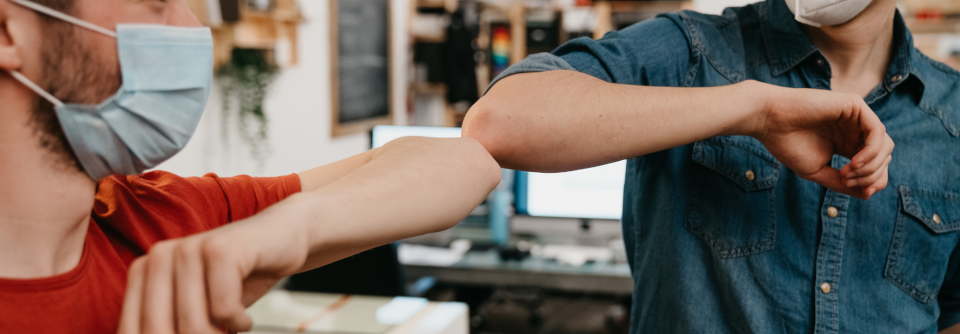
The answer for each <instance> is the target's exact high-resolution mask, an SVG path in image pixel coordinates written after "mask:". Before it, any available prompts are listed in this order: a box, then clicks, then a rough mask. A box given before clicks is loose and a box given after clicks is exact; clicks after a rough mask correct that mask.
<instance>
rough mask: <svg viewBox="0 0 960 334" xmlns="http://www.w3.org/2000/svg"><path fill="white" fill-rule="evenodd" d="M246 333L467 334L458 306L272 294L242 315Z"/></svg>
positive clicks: (464, 315) (465, 311) (416, 300)
mask: <svg viewBox="0 0 960 334" xmlns="http://www.w3.org/2000/svg"><path fill="white" fill-rule="evenodd" d="M247 313H248V314H249V315H250V317H251V318H253V323H254V326H253V331H251V332H249V333H256V334H267V333H295V332H303V333H322V334H347V333H349V334H413V333H416V334H467V333H468V332H469V325H468V322H467V319H468V317H469V310H468V309H467V306H466V305H465V304H462V303H435V302H427V300H426V299H421V298H405V297H398V298H389V297H370V296H350V295H339V294H325V293H310V292H292V291H284V290H273V291H270V292H269V293H267V294H266V295H265V296H263V298H260V300H258V301H257V302H256V303H254V304H253V305H251V306H250V307H249V308H248V309H247Z"/></svg>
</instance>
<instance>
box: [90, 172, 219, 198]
mask: <svg viewBox="0 0 960 334" xmlns="http://www.w3.org/2000/svg"><path fill="white" fill-rule="evenodd" d="M219 180H220V178H219V177H218V176H216V175H215V174H207V175H204V176H203V177H190V178H185V177H181V176H179V175H176V174H173V173H170V172H165V171H152V172H147V173H143V174H141V175H111V176H109V177H107V178H104V179H103V180H101V181H100V183H99V184H98V187H97V195H96V199H97V202H104V203H107V202H116V201H119V200H134V201H150V200H156V199H171V198H183V197H185V196H187V197H189V196H190V195H196V194H204V193H208V192H220V191H221V190H220V186H219Z"/></svg>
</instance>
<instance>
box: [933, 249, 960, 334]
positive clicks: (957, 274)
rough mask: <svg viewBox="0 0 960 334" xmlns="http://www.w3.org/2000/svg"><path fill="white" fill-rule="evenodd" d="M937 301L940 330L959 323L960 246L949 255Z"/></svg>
mask: <svg viewBox="0 0 960 334" xmlns="http://www.w3.org/2000/svg"><path fill="white" fill-rule="evenodd" d="M937 303H938V304H939V305H940V318H939V319H937V327H939V329H940V330H943V329H946V328H947V327H950V326H953V325H956V324H958V323H960V247H957V248H956V249H954V250H953V254H952V255H951V256H950V264H949V265H948V266H947V275H946V278H945V279H944V281H943V285H942V286H941V287H940V293H939V294H938V295H937Z"/></svg>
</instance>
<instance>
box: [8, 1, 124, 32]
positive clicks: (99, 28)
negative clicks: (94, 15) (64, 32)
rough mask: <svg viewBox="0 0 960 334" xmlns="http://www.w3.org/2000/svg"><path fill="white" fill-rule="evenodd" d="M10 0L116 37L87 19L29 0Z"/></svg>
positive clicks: (108, 30)
mask: <svg viewBox="0 0 960 334" xmlns="http://www.w3.org/2000/svg"><path fill="white" fill-rule="evenodd" d="M10 1H11V2H14V3H16V4H19V5H21V6H24V7H27V8H30V9H33V10H35V11H38V12H41V13H44V14H47V15H50V16H53V17H55V18H58V19H61V20H64V21H67V22H70V23H73V24H76V25H78V26H81V27H84V28H87V29H90V30H93V31H96V32H98V33H101V34H104V35H107V36H110V37H113V38H117V33H115V32H113V31H111V30H110V29H106V28H104V27H101V26H98V25H96V24H93V23H90V22H87V21H84V20H81V19H78V18H75V17H73V16H70V15H67V14H64V13H61V12H58V11H56V10H53V9H51V8H48V7H44V6H42V5H40V4H37V3H34V2H31V1H27V0H10Z"/></svg>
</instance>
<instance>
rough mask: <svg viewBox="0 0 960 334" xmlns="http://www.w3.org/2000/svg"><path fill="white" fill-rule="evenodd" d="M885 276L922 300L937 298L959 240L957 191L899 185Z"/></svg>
mask: <svg viewBox="0 0 960 334" xmlns="http://www.w3.org/2000/svg"><path fill="white" fill-rule="evenodd" d="M899 190H900V204H899V205H900V210H898V213H897V224H896V226H895V227H894V234H893V242H892V244H891V245H890V253H889V254H888V255H887V265H886V268H885V269H884V273H883V275H884V277H886V278H887V280H888V281H890V282H891V283H893V284H894V285H896V286H897V287H898V288H900V290H903V292H906V293H907V294H908V295H910V296H911V297H913V298H914V299H916V300H917V301H919V302H921V303H927V302H929V301H930V300H933V299H934V298H936V296H937V293H938V292H939V291H940V286H941V285H942V284H943V279H944V276H945V275H946V273H947V264H948V263H949V261H950V254H952V253H953V250H954V248H956V246H957V241H958V240H960V233H958V232H957V231H960V194H957V193H952V192H938V191H929V190H923V189H917V188H912V187H908V186H903V185H901V186H900V187H899Z"/></svg>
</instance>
